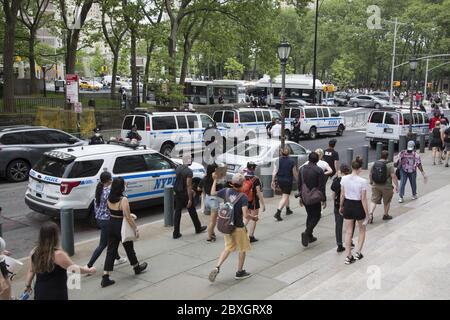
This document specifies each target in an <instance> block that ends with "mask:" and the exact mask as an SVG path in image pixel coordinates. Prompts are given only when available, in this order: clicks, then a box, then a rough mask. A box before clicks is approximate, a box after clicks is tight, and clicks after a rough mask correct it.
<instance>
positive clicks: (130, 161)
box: [25, 143, 205, 226]
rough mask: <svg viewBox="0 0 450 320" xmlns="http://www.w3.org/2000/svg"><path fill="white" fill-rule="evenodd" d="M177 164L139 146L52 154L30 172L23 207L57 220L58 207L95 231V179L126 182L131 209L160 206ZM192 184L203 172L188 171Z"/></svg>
mask: <svg viewBox="0 0 450 320" xmlns="http://www.w3.org/2000/svg"><path fill="white" fill-rule="evenodd" d="M179 164H180V160H173V159H169V158H167V157H165V156H163V155H162V154H160V153H158V152H156V151H155V150H151V149H147V148H146V147H145V146H138V145H130V144H125V143H113V144H105V145H91V146H83V147H70V148H64V149H58V150H52V151H49V152H46V153H44V154H43V155H42V157H41V158H40V160H39V161H38V163H37V164H36V165H35V166H34V167H33V169H32V170H31V171H30V180H29V184H28V188H27V191H26V193H25V203H26V204H27V205H28V207H29V208H30V209H31V210H34V211H36V212H40V213H42V214H45V215H49V216H53V217H59V215H60V212H61V209H62V208H64V207H67V208H72V209H74V214H75V217H76V218H78V219H80V218H81V219H83V218H87V219H88V222H89V223H90V224H91V225H93V226H95V214H94V197H95V188H96V185H97V182H98V181H99V178H100V174H101V173H102V172H103V171H104V170H108V171H110V172H111V173H112V174H113V176H114V177H122V178H123V179H124V180H125V181H126V182H127V196H128V199H129V201H130V206H131V208H132V209H137V208H142V207H147V206H149V205H152V204H154V203H155V202H156V203H157V202H159V203H160V202H161V200H162V199H163V196H164V187H165V186H167V185H171V184H173V183H174V181H175V169H176V168H177V166H178V165H179ZM190 167H191V169H192V171H193V179H192V180H193V184H194V185H198V183H199V182H200V180H201V179H202V178H203V177H204V174H205V169H204V168H203V166H202V165H201V164H200V163H196V162H193V163H192V164H191V165H190Z"/></svg>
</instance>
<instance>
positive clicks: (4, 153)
mask: <svg viewBox="0 0 450 320" xmlns="http://www.w3.org/2000/svg"><path fill="white" fill-rule="evenodd" d="M83 144H86V142H84V141H82V140H80V139H78V138H76V137H74V136H72V135H70V134H68V133H65V132H63V131H60V130H56V129H49V128H46V127H35V126H15V127H14V126H13V127H0V176H1V177H6V178H7V179H8V181H11V182H20V181H25V180H27V179H28V173H29V171H30V169H31V168H32V167H33V166H34V165H35V164H36V162H37V161H38V160H39V158H40V157H41V156H42V154H43V153H44V152H46V151H49V150H52V149H56V148H64V147H69V146H81V145H83Z"/></svg>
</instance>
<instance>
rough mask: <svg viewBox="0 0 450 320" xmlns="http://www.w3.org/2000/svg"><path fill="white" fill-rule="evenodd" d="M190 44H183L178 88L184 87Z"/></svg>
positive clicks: (188, 42)
mask: <svg viewBox="0 0 450 320" xmlns="http://www.w3.org/2000/svg"><path fill="white" fill-rule="evenodd" d="M191 49H192V43H191V42H190V41H188V40H186V41H185V42H184V52H183V62H182V64H181V73H180V86H183V85H184V82H185V80H186V74H187V68H188V64H189V56H190V54H191Z"/></svg>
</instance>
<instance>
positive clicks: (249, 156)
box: [216, 138, 311, 180]
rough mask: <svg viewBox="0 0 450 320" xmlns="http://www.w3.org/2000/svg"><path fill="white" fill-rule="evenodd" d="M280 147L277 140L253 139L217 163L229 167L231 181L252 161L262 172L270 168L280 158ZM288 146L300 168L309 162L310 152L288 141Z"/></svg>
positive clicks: (218, 159) (225, 154) (235, 148)
mask: <svg viewBox="0 0 450 320" xmlns="http://www.w3.org/2000/svg"><path fill="white" fill-rule="evenodd" d="M280 146H281V142H280V140H277V139H266V138H256V139H251V140H248V141H246V142H245V143H241V144H239V145H237V146H236V147H234V148H231V149H230V150H228V151H227V152H225V153H223V154H221V155H219V156H218V157H217V160H216V162H217V163H218V164H220V165H221V166H226V167H227V179H228V180H229V179H231V177H232V176H233V174H235V173H236V172H240V171H243V170H244V169H245V168H246V166H247V163H248V162H250V161H253V162H254V163H256V164H257V165H258V166H259V167H260V169H261V170H263V168H270V167H271V166H272V165H273V164H274V163H275V162H276V161H277V160H278V159H279V157H280V153H279V151H280ZM286 146H287V147H288V148H289V149H290V155H291V157H294V158H296V159H297V163H298V165H299V166H301V165H302V164H304V163H305V162H306V161H307V160H308V155H309V154H310V153H311V151H310V150H308V149H306V148H305V147H303V146H301V145H299V144H298V143H295V142H293V141H286Z"/></svg>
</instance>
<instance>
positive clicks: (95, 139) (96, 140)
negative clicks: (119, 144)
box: [89, 128, 105, 145]
mask: <svg viewBox="0 0 450 320" xmlns="http://www.w3.org/2000/svg"><path fill="white" fill-rule="evenodd" d="M93 144H105V140H103V136H102V135H101V133H100V129H99V128H95V129H94V135H93V136H92V137H91V139H90V140H89V145H93Z"/></svg>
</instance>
